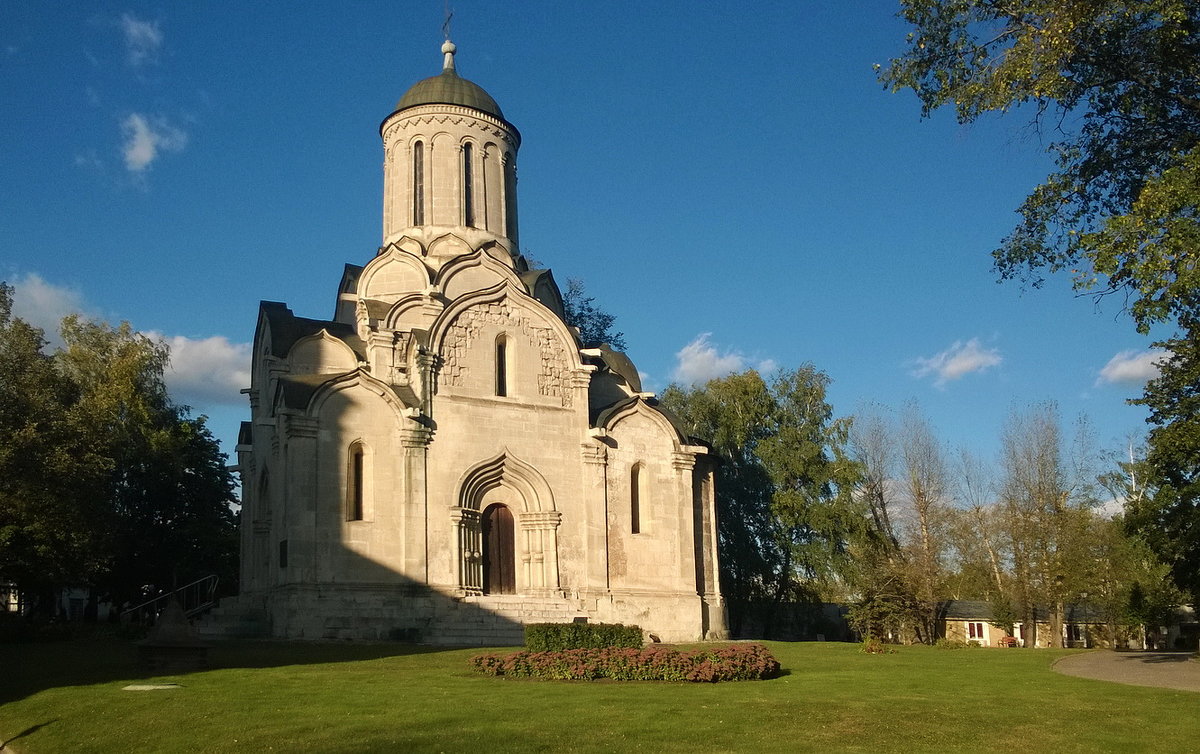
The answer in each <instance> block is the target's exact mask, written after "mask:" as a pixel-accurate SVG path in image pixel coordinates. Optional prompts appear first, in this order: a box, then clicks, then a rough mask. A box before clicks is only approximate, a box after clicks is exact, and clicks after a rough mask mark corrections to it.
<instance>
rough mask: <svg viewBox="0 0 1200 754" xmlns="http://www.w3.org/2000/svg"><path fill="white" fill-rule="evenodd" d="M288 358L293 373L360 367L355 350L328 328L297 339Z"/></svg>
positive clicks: (347, 369) (332, 371)
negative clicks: (334, 335) (330, 332)
mask: <svg viewBox="0 0 1200 754" xmlns="http://www.w3.org/2000/svg"><path fill="white" fill-rule="evenodd" d="M287 360H288V368H289V371H290V372H291V373H292V374H335V373H341V372H348V371H350V370H352V369H355V368H357V367H358V355H357V354H355V353H354V350H353V349H351V348H350V346H348V345H346V343H345V342H343V341H342V340H340V339H339V338H335V337H333V336H332V335H330V334H329V331H328V330H320V331H318V332H316V333H314V334H312V335H306V336H304V337H302V338H300V339H299V340H297V341H296V342H295V343H293V344H292V347H291V348H290V349H288V355H287Z"/></svg>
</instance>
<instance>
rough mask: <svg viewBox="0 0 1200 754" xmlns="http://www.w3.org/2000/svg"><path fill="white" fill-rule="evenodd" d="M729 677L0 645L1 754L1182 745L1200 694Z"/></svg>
mask: <svg viewBox="0 0 1200 754" xmlns="http://www.w3.org/2000/svg"><path fill="white" fill-rule="evenodd" d="M768 646H769V647H770V648H771V650H772V651H773V652H774V653H775V656H776V657H778V658H779V660H780V662H782V663H783V667H784V669H785V672H786V675H784V676H783V677H781V678H777V679H774V680H770V681H754V682H743V683H721V684H714V685H702V684H662V683H614V682H593V683H587V682H574V683H570V682H547V681H521V680H509V679H496V678H490V677H485V676H482V675H476V674H474V673H472V672H470V671H469V670H468V669H467V658H468V657H470V656H471V655H472V654H475V653H476V652H478V651H479V650H441V649H433V648H424V647H412V646H406V645H400V644H367V645H363V644H353V645H351V644H300V643H284V642H230V643H225V644H220V645H218V646H217V647H216V648H214V649H213V651H212V664H213V666H214V667H213V669H211V670H207V671H204V672H196V673H190V674H185V675H177V676H159V677H155V678H153V679H150V680H152V681H153V682H161V683H171V682H173V683H179V684H182V688H178V689H171V690H162V691H145V692H133V691H123V690H122V687H123V686H126V685H128V684H130V683H134V682H146V680H147V679H145V678H144V677H143V676H141V675H140V674H139V673H138V672H137V671H136V665H135V662H134V651H133V647H132V645H130V644H129V643H125V642H119V641H117V640H115V639H91V640H82V641H73V642H62V643H54V644H9V645H0V742H7V744H8V747H9V748H8V749H6V750H4V754H8V751H9V750H10V749H15V750H16V751H17V752H19V753H20V754H38V752H73V751H96V752H122V751H138V752H146V751H154V752H173V751H187V752H195V751H212V752H227V751H255V752H258V751H298V750H313V751H319V752H322V753H323V754H324V753H325V752H358V751H397V750H405V751H411V750H418V751H447V752H450V751H472V750H474V751H478V752H484V751H486V752H491V751H539V750H540V751H614V750H645V751H829V750H839V751H862V752H881V751H884V752H885V751H903V752H919V751H950V752H953V751H964V750H971V751H1003V752H1006V753H1011V752H1013V751H1021V750H1029V749H1036V750H1042V751H1123V752H1124V751H1150V750H1154V751H1168V752H1169V751H1185V750H1188V749H1190V748H1191V746H1192V745H1194V743H1195V741H1196V740H1197V739H1198V737H1200V716H1197V715H1196V710H1197V709H1200V706H1198V705H1200V695H1197V694H1195V693H1189V692H1183V691H1170V690H1162V689H1147V688H1139V687H1134V686H1122V685H1118V684H1111V683H1104V682H1101V681H1090V680H1085V679H1080V678H1072V677H1068V676H1062V675H1059V674H1057V673H1054V672H1052V671H1051V670H1050V665H1051V663H1052V662H1053V660H1054V659H1056V658H1057V657H1060V656H1062V655H1064V654H1068V653H1069V652H1066V651H1055V650H963V651H945V650H937V649H931V648H927V647H901V648H899V651H898V652H897V653H896V654H890V655H866V654H863V653H861V652H859V651H858V646H857V645H852V644H835V643H795V644H792V643H774V642H771V643H768Z"/></svg>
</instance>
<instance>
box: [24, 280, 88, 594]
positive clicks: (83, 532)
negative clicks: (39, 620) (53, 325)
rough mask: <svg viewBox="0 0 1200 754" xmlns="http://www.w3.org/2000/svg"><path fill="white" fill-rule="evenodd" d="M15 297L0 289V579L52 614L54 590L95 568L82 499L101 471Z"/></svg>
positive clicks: (69, 395)
mask: <svg viewBox="0 0 1200 754" xmlns="http://www.w3.org/2000/svg"><path fill="white" fill-rule="evenodd" d="M12 292H13V291H12V287H11V286H8V285H5V284H3V283H0V579H2V580H5V581H11V582H13V583H15V584H17V585H18V587H19V588H20V590H21V592H22V593H23V594H24V595H25V596H26V598H32V599H31V601H32V602H34V603H37V604H41V605H42V607H43V608H45V609H49V608H48V606H49V604H50V600H49V599H48V598H47V597H48V596H49V595H50V594H51V593H52V591H53V588H54V587H55V586H56V585H61V584H64V583H70V582H79V581H84V580H86V579H87V578H89V577H90V576H91V575H92V574H93V573H95V572H96V571H97V570H98V569H99V568H100V565H101V562H102V555H101V554H100V553H101V550H100V547H99V545H100V543H101V541H102V532H103V520H104V519H103V511H102V510H100V509H98V508H96V507H95V506H94V505H93V504H92V501H91V498H89V497H88V496H87V493H88V490H89V488H90V487H91V485H90V481H91V480H93V479H94V478H95V474H96V472H97V471H98V468H97V466H96V464H95V462H94V459H93V458H91V457H89V456H88V454H87V453H85V452H84V450H85V449H84V447H83V445H82V443H81V442H80V437H79V434H78V432H77V431H76V430H77V425H76V424H75V423H74V421H73V420H72V417H71V415H70V407H71V405H72V403H73V402H74V401H75V399H76V395H77V390H76V387H75V386H74V385H73V384H72V383H71V382H70V381H69V380H68V379H66V378H65V376H64V375H63V374H62V373H61V372H60V371H59V370H58V369H57V368H56V364H55V361H54V359H53V358H52V357H51V356H49V355H47V354H46V353H44V352H43V349H44V348H45V345H46V341H45V339H44V338H43V336H42V331H41V330H39V329H37V328H35V327H32V326H31V325H29V324H28V323H26V322H24V321H23V320H21V319H19V318H16V317H14V316H13V315H12Z"/></svg>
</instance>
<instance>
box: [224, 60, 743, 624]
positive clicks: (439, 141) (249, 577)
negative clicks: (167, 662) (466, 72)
mask: <svg viewBox="0 0 1200 754" xmlns="http://www.w3.org/2000/svg"><path fill="white" fill-rule="evenodd" d="M442 52H443V55H444V63H443V69H442V72H441V73H440V74H439V75H437V76H433V77H431V78H428V79H425V80H423V81H420V82H418V83H417V84H416V85H414V86H413V87H412V88H411V89H409V90H408V92H406V93H405V94H404V96H403V97H402V98H401V99H400V101H399V103H398V104H397V106H396V109H395V111H394V112H393V113H392V114H391V115H389V116H388V117H387V118H386V119H385V120H384V121H383V124H382V125H381V127H380V134H381V136H382V138H383V148H384V189H383V243H382V245H381V246H380V248H379V249H378V251H377V252H376V253H375V255H374V257H373V258H372V259H371V260H370V261H368V262H367V263H366V264H365V265H364V266H361V267H360V266H357V265H352V264H347V265H346V267H345V272H344V273H343V275H342V280H341V283H340V284H339V286H338V292H337V301H336V304H335V307H334V314H333V318H332V319H330V320H318V319H307V318H303V317H297V316H295V315H294V314H293V313H292V311H291V310H290V309H289V308H288V307H287V306H286V305H284V304H282V303H276V302H266V301H264V302H262V304H261V305H260V309H259V317H258V326H257V329H256V331H255V336H254V352H253V369H252V382H251V387H250V389H249V390H248V391H247V392H248V394H249V397H250V406H251V421H249V422H245V423H243V426H242V432H241V436H240V438H239V444H238V447H237V453H238V463H239V465H238V469H239V471H240V473H241V475H242V484H243V494H244V501H243V508H242V535H241V536H242V540H241V546H242V570H241V589H242V594H241V595H240V596H239V597H238V598H237V600H236V602H235V603H234V604H232V605H225V606H223V608H222V610H221V615H224V616H225V618H226V619H229V618H230V617H231V616H235V615H238V614H241V615H243V616H246V615H250V614H254V615H257V616H260V617H261V620H262V627H263V630H265V631H268V632H269V633H271V634H273V635H275V636H284V637H305V638H387V637H389V636H407V637H414V636H415V637H419V638H420V639H421V640H423V641H430V642H444V643H493V642H501V641H505V640H512V639H514V638H517V639H519V629H520V625H521V624H523V623H527V622H535V621H547V620H551V621H569V620H574V619H579V618H587V619H589V620H595V621H605V622H625V623H636V624H638V625H640V626H642V627H643V628H644V629H645V630H646V631H648V632H653V633H655V634H657V635H658V636H660V637H662V638H664V639H666V640H668V641H682V640H697V639H704V638H717V637H723V636H724V635H725V633H726V629H725V608H724V603H723V601H722V598H721V594H720V590H719V587H718V581H717V573H718V569H717V543H716V530H717V525H716V511H715V503H714V490H713V465H714V461H715V459H714V458H713V457H712V456H711V455H710V454H709V451H708V448H707V447H706V446H704V445H703V444H701V443H700V442H699V441H696V440H693V439H690V438H688V437H686V436H685V435H684V433H683V432H681V431H680V428H679V426H678V424H677V423H676V422H675V421H674V420H673V419H672V417H671V416H670V415H669V414H667V413H666V412H665V411H663V410H662V409H661V408H659V407H658V405H657V403H656V402H655V400H654V398H653V395H652V394H650V393H645V392H643V391H642V389H641V384H640V380H639V378H638V373H637V370H636V369H635V368H634V366H633V364H632V363H631V362H630V361H629V359H628V358H626V357H625V355H624V354H622V353H619V352H616V351H613V350H611V349H610V348H608V347H607V346H599V347H595V348H589V347H584V346H585V344H583V343H582V342H581V341H580V338H579V333H578V331H577V330H575V329H574V328H572V327H569V326H568V325H567V324H566V322H565V321H564V314H563V303H562V297H561V294H560V292H559V289H558V286H557V285H556V284H555V282H554V278H553V277H552V276H551V274H550V271H549V270H536V269H530V267H529V265H528V263H527V261H526V260H525V258H524V257H523V256H521V254H520V252H519V247H518V241H517V238H518V236H517V194H516V190H517V178H516V159H517V149H518V147H519V146H520V143H521V136H520V133H519V132H518V131H517V129H516V127H514V126H513V125H512V124H511V123H509V122H508V121H507V120H506V119H505V118H504V115H503V113H502V112H501V110H500V107H499V105H497V104H496V101H495V100H494V99H492V97H490V96H489V95H488V94H487V93H486V92H485V91H484V90H483V89H482V88H480V87H479V86H477V85H476V84H474V83H472V82H470V81H468V80H466V79H464V78H462V77H460V76H459V75H458V73H457V72H456V70H455V59H454V55H455V46H454V45H453V44H452V43H450V42H449V41H447V42H446V43H445V44H444V45H443V46H442ZM221 615H218V616H217V617H218V619H220V617H221ZM514 634H515V636H514Z"/></svg>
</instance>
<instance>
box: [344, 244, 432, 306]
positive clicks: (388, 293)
mask: <svg viewBox="0 0 1200 754" xmlns="http://www.w3.org/2000/svg"><path fill="white" fill-rule="evenodd" d="M420 254H421V245H420V244H419V243H417V242H416V241H413V240H412V239H409V238H404V239H401V240H400V241H399V242H397V243H393V244H390V245H389V246H388V247H387V248H386V249H384V250H383V251H382V252H381V253H380V254H379V255H378V256H376V257H375V258H374V259H372V260H371V261H370V262H369V263H368V264H367V266H366V267H365V268H364V269H363V271H362V274H361V275H360V276H359V279H358V297H359V298H360V299H374V300H380V301H394V300H395V299H396V298H397V297H400V296H404V295H406V294H410V293H423V292H425V291H426V290H428V289H429V284H430V282H431V281H430V274H429V268H428V267H426V266H425V263H424V262H422V261H421V259H420Z"/></svg>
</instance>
